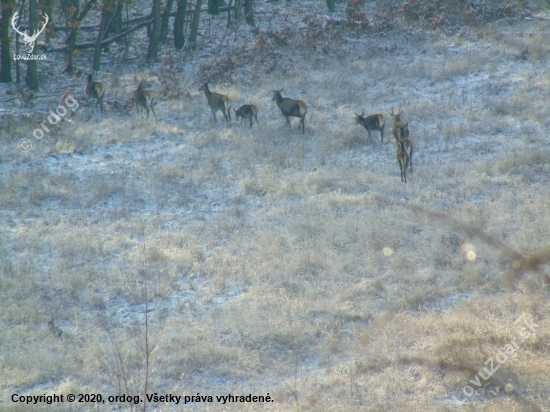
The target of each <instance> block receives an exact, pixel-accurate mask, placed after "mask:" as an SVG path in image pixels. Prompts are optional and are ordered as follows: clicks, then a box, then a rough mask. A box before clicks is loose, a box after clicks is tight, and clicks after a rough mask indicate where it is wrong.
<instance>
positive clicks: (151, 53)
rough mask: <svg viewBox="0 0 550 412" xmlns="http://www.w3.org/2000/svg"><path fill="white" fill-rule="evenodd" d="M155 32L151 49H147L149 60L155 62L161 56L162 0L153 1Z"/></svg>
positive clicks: (153, 31)
mask: <svg viewBox="0 0 550 412" xmlns="http://www.w3.org/2000/svg"><path fill="white" fill-rule="evenodd" d="M152 14H153V30H152V31H151V37H150V38H149V48H148V49H147V57H146V59H147V60H154V59H156V58H157V56H158V54H159V39H160V0H153V11H152Z"/></svg>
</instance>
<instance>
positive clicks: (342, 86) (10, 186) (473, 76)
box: [0, 1, 550, 412]
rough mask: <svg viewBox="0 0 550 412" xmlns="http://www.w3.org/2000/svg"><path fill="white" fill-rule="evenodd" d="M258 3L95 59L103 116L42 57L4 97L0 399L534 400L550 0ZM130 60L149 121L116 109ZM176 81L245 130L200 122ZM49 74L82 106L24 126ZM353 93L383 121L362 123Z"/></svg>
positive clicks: (46, 103) (75, 80) (538, 387)
mask: <svg viewBox="0 0 550 412" xmlns="http://www.w3.org/2000/svg"><path fill="white" fill-rule="evenodd" d="M375 5H376V4H375V3H374V2H371V3H369V4H368V5H367V9H366V10H367V12H368V13H369V15H372V16H374V15H375V14H376V13H377V10H378V9H375ZM263 7H265V9H262V10H264V11H266V13H265V14H259V16H260V17H258V18H257V19H256V23H257V26H256V28H252V29H251V28H249V27H245V26H241V27H240V28H239V30H238V31H235V35H234V36H233V35H230V36H226V35H225V31H224V29H223V27H224V24H225V21H224V19H223V17H219V18H218V20H216V19H213V20H212V26H209V27H210V28H209V29H208V30H211V32H206V31H205V32H202V33H201V35H202V36H203V37H202V38H203V39H204V44H203V46H201V48H199V49H198V50H196V51H186V52H185V53H183V52H182V55H181V56H180V55H178V56H174V55H172V53H168V52H166V53H165V54H163V55H162V58H161V59H159V61H157V62H156V63H154V64H153V65H151V66H146V65H144V64H142V63H141V62H140V60H139V59H136V60H134V61H132V62H130V63H126V64H118V63H116V62H115V63H116V64H115V63H113V64H112V65H110V66H109V68H107V69H106V70H105V71H103V72H100V73H98V74H97V75H96V78H98V79H99V80H101V81H103V82H104V84H105V85H106V89H107V97H106V99H105V100H106V111H105V113H104V114H103V115H101V114H100V113H99V111H98V110H97V109H94V107H93V104H94V103H95V102H93V101H92V100H89V99H87V98H86V95H85V90H84V89H85V78H83V77H82V76H80V77H79V76H74V77H71V76H68V75H58V74H55V73H59V71H58V70H59V68H60V67H62V61H57V63H56V60H55V58H53V57H52V59H51V61H50V62H49V63H48V65H44V66H43V67H42V68H41V70H42V71H43V72H44V73H51V74H52V76H50V77H51V80H48V82H47V84H46V85H44V89H45V91H44V92H43V94H44V95H48V96H49V97H48V96H47V97H45V98H43V99H41V100H39V101H38V102H37V103H35V104H34V105H30V106H25V105H24V104H23V101H22V99H21V101H19V100H15V101H10V102H9V103H2V104H5V106H4V107H5V111H4V112H3V113H2V115H1V116H0V216H1V217H2V218H1V219H0V376H1V378H0V410H3V411H9V412H15V411H28V410H30V409H29V406H26V405H24V404H21V403H15V402H12V398H11V397H12V394H14V393H17V394H21V395H42V394H51V393H56V394H65V395H66V394H69V393H73V394H79V393H87V394H102V395H103V397H104V398H106V397H107V396H110V395H113V396H114V395H122V394H127V395H132V396H135V395H139V396H141V397H142V398H144V393H145V392H147V393H150V394H152V393H158V394H159V395H160V394H178V395H197V394H200V395H212V396H214V397H215V396H216V395H224V396H225V395H227V394H234V395H248V394H252V395H262V396H264V395H266V394H269V395H270V396H271V397H272V399H273V402H266V403H262V404H259V403H227V404H222V403H218V402H211V403H210V402H193V403H191V404H188V405H186V406H182V405H181V403H180V404H179V405H175V404H174V403H170V402H148V403H147V404H146V405H145V403H143V402H142V403H140V405H134V404H132V403H129V402H112V403H110V402H106V403H105V404H93V403H87V404H86V403H85V404H70V403H58V404H55V405H53V404H52V405H48V404H44V403H42V404H38V405H33V407H32V410H33V411H38V412H39V411H50V410H55V411H58V410H59V411H73V410H142V408H146V409H147V410H155V411H175V410H200V411H203V410H204V411H206V410H208V411H227V410H232V411H257V410H265V411H286V410H294V411H339V412H346V411H350V412H351V411H380V410H386V411H455V410H460V411H463V410H464V411H545V410H550V400H549V399H550V388H549V387H548V382H550V321H549V319H548V315H549V313H550V303H549V293H550V291H549V280H550V275H549V273H550V272H549V270H550V265H549V263H548V262H549V261H550V191H549V190H548V186H549V184H550V148H549V147H548V130H549V127H550V119H549V118H548V113H549V102H550V70H549V69H550V62H549V59H548V57H549V51H550V46H549V45H548V44H547V38H548V32H549V30H548V29H549V25H550V21H549V17H547V16H548V14H547V13H545V12H544V11H543V12H541V13H540V14H537V15H536V16H531V17H530V18H528V19H526V18H523V17H521V18H520V17H514V18H502V19H497V20H494V21H491V22H489V23H483V24H478V25H464V26H462V27H461V28H460V30H447V29H445V28H443V27H434V24H433V22H432V26H422V24H420V23H417V24H412V23H408V22H406V21H404V20H403V19H402V18H401V17H399V18H397V17H396V19H395V21H392V22H387V21H385V20H382V23H384V22H385V23H384V24H388V27H387V29H384V30H382V29H378V30H377V31H373V30H374V29H372V28H371V30H370V31H369V30H361V28H360V27H357V28H353V27H352V28H350V27H347V26H346V27H344V26H342V27H341V26H338V25H335V24H333V23H329V22H330V20H329V19H328V18H327V17H326V16H325V14H326V13H327V12H326V6H325V5H324V3H322V2H320V3H313V2H310V1H299V2H296V3H294V2H293V3H291V5H290V6H287V5H285V4H283V3H274V4H271V3H265V4H264V5H263ZM344 7H345V5H343V4H342V3H338V4H337V8H338V10H337V13H336V17H338V16H340V17H341V19H342V20H345V15H344ZM338 13H340V14H338ZM379 18H380V17H379ZM390 23H391V24H390ZM358 24H359V23H358ZM435 26H437V25H435ZM204 30H206V29H204ZM224 36H225V37H224ZM138 40H139V39H136V42H138ZM224 42H225V43H224ZM161 54H162V53H161ZM80 62H81V63H80V64H82V65H83V66H84V64H85V60H84V57H82V60H81V61H80ZM53 74H55V76H53ZM143 79H145V80H146V81H147V83H148V85H149V90H151V91H153V93H154V94H155V96H156V106H155V111H156V115H157V117H158V121H155V120H154V118H153V116H152V115H151V116H150V117H149V118H148V119H147V118H146V116H145V114H143V113H141V114H138V113H137V112H136V110H135V108H133V107H131V106H130V105H129V104H128V100H127V99H129V98H130V96H131V93H132V92H133V91H134V90H135V89H136V87H137V85H138V84H139V82H140V81H141V80H143ZM198 79H203V80H204V79H208V80H210V89H211V90H213V91H216V92H220V93H224V94H227V95H229V96H230V97H231V99H232V102H233V103H232V107H233V108H235V109H236V108H238V107H239V106H240V105H241V104H247V103H251V104H255V105H257V106H258V107H259V113H258V119H259V125H257V124H256V123H255V122H254V125H253V127H252V128H250V127H249V125H248V124H246V122H245V124H244V125H243V126H241V125H240V124H239V123H238V122H236V121H235V118H234V112H233V111H232V116H233V122H232V127H231V128H228V127H226V126H225V121H223V116H222V115H221V113H219V112H218V115H217V117H218V122H217V123H215V122H213V121H212V115H211V110H210V108H209V107H208V106H207V103H206V99H205V97H204V94H203V93H202V92H199V90H198V88H199V86H200V83H199V82H198ZM283 87H284V91H283V95H284V96H285V97H287V96H288V97H292V98H295V99H301V100H304V101H305V102H307V104H308V105H309V108H308V112H307V116H306V119H305V133H304V134H303V135H302V131H301V130H300V129H298V128H297V126H298V119H296V118H294V119H293V121H292V128H290V129H289V128H288V127H286V126H285V118H284V117H283V116H282V114H281V113H280V111H279V109H278V108H277V106H276V105H275V102H273V101H272V94H273V93H272V90H275V89H281V88H283ZM13 88H14V86H13V85H0V92H1V93H2V95H5V92H6V90H13ZM64 92H67V93H70V94H71V96H73V97H74V99H75V100H76V101H77V102H78V103H79V106H78V108H77V109H76V110H75V111H74V112H72V111H69V112H70V113H68V115H67V116H65V117H64V119H63V120H62V121H60V122H58V123H57V124H55V125H53V126H49V128H50V129H51V130H50V132H49V133H45V134H44V136H43V138H41V139H36V137H35V136H33V131H34V130H35V129H36V128H37V127H39V126H38V125H39V124H40V122H42V121H43V120H44V119H46V117H47V115H48V112H49V111H50V110H55V108H56V107H57V106H58V105H59V104H60V98H61V96H62V94H63V93H64ZM399 107H401V108H402V110H403V115H402V118H403V120H404V121H405V122H408V124H409V129H410V132H411V140H412V141H413V144H414V155H413V165H414V169H413V172H412V173H410V172H409V173H408V174H407V180H408V182H407V183H406V184H404V183H401V180H400V173H399V166H398V164H397V161H396V157H395V142H394V139H393V137H392V134H391V125H392V122H391V120H390V116H389V113H390V111H391V110H392V109H397V108H399ZM362 112H365V113H366V114H372V113H383V114H384V115H385V116H386V117H387V120H386V127H385V138H384V141H383V142H382V143H381V142H380V135H379V133H378V132H373V133H372V138H371V139H369V138H368V135H367V131H366V130H365V129H364V128H362V127H361V126H360V125H356V124H355V113H362ZM24 138H26V139H29V140H30V142H31V143H32V148H31V149H30V150H28V151H22V150H21V148H20V147H18V144H19V142H20V141H21V139H24ZM489 359H491V360H490V361H489ZM497 366H499V367H498V368H497ZM473 391H475V393H474V392H473Z"/></svg>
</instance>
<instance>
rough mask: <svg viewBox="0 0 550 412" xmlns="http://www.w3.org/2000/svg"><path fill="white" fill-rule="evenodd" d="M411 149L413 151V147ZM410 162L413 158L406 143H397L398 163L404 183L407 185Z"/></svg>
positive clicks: (403, 141)
mask: <svg viewBox="0 0 550 412" xmlns="http://www.w3.org/2000/svg"><path fill="white" fill-rule="evenodd" d="M407 141H408V140H407ZM409 143H410V142H409ZM411 149H412V146H411ZM411 153H412V152H411ZM410 161H411V158H410V156H409V154H408V153H407V148H406V141H405V140H398V141H397V163H398V164H399V169H401V182H402V183H407V168H408V167H409V165H410ZM411 172H412V166H411Z"/></svg>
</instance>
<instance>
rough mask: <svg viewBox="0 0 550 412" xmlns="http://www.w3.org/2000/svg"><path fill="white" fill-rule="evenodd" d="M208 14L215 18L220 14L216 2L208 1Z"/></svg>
mask: <svg viewBox="0 0 550 412" xmlns="http://www.w3.org/2000/svg"><path fill="white" fill-rule="evenodd" d="M208 14H211V15H213V16H217V15H218V14H220V7H219V5H218V0H208Z"/></svg>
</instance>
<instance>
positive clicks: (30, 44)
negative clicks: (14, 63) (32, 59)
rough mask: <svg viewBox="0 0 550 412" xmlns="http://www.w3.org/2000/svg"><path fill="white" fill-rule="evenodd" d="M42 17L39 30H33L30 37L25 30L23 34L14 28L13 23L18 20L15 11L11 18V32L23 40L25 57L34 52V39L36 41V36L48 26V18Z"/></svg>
mask: <svg viewBox="0 0 550 412" xmlns="http://www.w3.org/2000/svg"><path fill="white" fill-rule="evenodd" d="M43 17H44V22H43V25H42V28H41V29H40V30H34V31H33V33H32V36H29V35H28V34H27V31H26V30H25V31H24V32H21V31H19V28H18V27H16V25H15V21H16V20H17V19H18V18H19V12H18V11H16V12H15V14H14V15H13V17H12V18H11V27H12V28H13V30H15V32H16V33H17V34H19V35H20V36H21V37H22V38H23V41H24V42H25V49H26V50H27V55H30V54H31V53H32V51H33V50H34V44H35V42H36V39H38V36H39V35H40V33H42V32H43V31H44V29H45V28H46V25H47V24H48V21H49V20H50V18H49V17H48V15H47V14H46V13H44V16H43Z"/></svg>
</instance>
